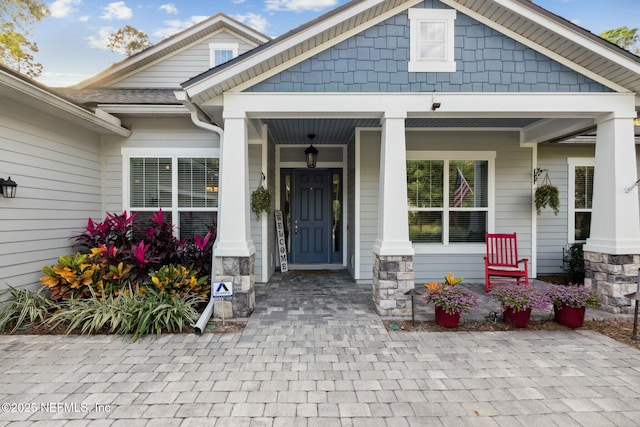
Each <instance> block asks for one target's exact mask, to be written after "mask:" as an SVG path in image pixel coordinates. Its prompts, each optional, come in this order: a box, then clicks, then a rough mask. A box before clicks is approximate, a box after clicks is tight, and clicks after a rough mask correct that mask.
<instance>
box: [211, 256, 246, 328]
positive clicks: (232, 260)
mask: <svg viewBox="0 0 640 427" xmlns="http://www.w3.org/2000/svg"><path fill="white" fill-rule="evenodd" d="M254 264H255V254H254V255H251V256H249V257H226V256H225V257H216V265H215V267H216V282H232V283H233V298H231V299H230V300H226V299H225V302H224V304H223V305H224V309H225V317H249V315H250V314H251V313H253V310H255V308H256V291H255V287H254V285H255V276H254V274H253V273H254ZM217 308H218V307H216V309H217ZM229 312H230V313H229ZM217 313H218V312H216V315H218V314H217ZM229 314H231V316H228V315H229Z"/></svg>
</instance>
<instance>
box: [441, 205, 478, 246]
mask: <svg viewBox="0 0 640 427" xmlns="http://www.w3.org/2000/svg"><path fill="white" fill-rule="evenodd" d="M486 231H487V213H486V212H478V211H475V212H474V211H470V212H469V211H454V212H449V242H451V243H483V242H484V241H485V232H486Z"/></svg>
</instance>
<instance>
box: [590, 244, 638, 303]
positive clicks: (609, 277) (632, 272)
mask: <svg viewBox="0 0 640 427" xmlns="http://www.w3.org/2000/svg"><path fill="white" fill-rule="evenodd" d="M584 268H585V279H584V285H585V286H586V287H588V288H591V289H595V290H596V292H597V293H598V295H600V298H601V301H602V307H601V308H602V309H603V310H605V311H608V312H609V313H615V314H618V313H622V314H631V313H633V311H634V307H635V305H634V303H635V302H632V301H631V300H629V299H628V298H625V295H626V294H630V293H632V292H635V291H636V290H637V289H638V268H640V255H610V254H604V253H600V252H587V251H585V252H584Z"/></svg>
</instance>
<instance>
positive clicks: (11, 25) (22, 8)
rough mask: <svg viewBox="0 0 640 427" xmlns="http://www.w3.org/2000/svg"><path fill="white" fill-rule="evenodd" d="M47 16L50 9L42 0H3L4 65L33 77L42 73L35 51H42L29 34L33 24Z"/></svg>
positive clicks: (0, 54) (0, 53)
mask: <svg viewBox="0 0 640 427" xmlns="http://www.w3.org/2000/svg"><path fill="white" fill-rule="evenodd" d="M47 15H49V9H48V8H47V6H46V5H45V4H44V3H43V2H42V1H40V0H2V1H0V64H2V65H5V66H7V67H9V68H13V69H14V70H16V71H19V72H21V73H23V74H25V75H27V76H29V77H38V76H39V75H40V74H41V73H42V64H39V63H37V62H35V60H34V57H33V55H32V54H31V53H35V52H38V45H37V44H36V43H33V42H31V41H29V38H28V36H29V31H30V29H31V27H32V26H33V25H35V24H36V23H38V22H40V21H41V20H42V19H43V18H44V17H46V16H47Z"/></svg>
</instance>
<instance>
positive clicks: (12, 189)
mask: <svg viewBox="0 0 640 427" xmlns="http://www.w3.org/2000/svg"><path fill="white" fill-rule="evenodd" d="M17 188H18V184H16V182H15V181H14V180H12V179H11V177H9V178H7V179H4V178H0V190H1V191H2V195H3V196H4V197H5V198H6V199H13V198H14V197H16V189H17Z"/></svg>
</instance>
